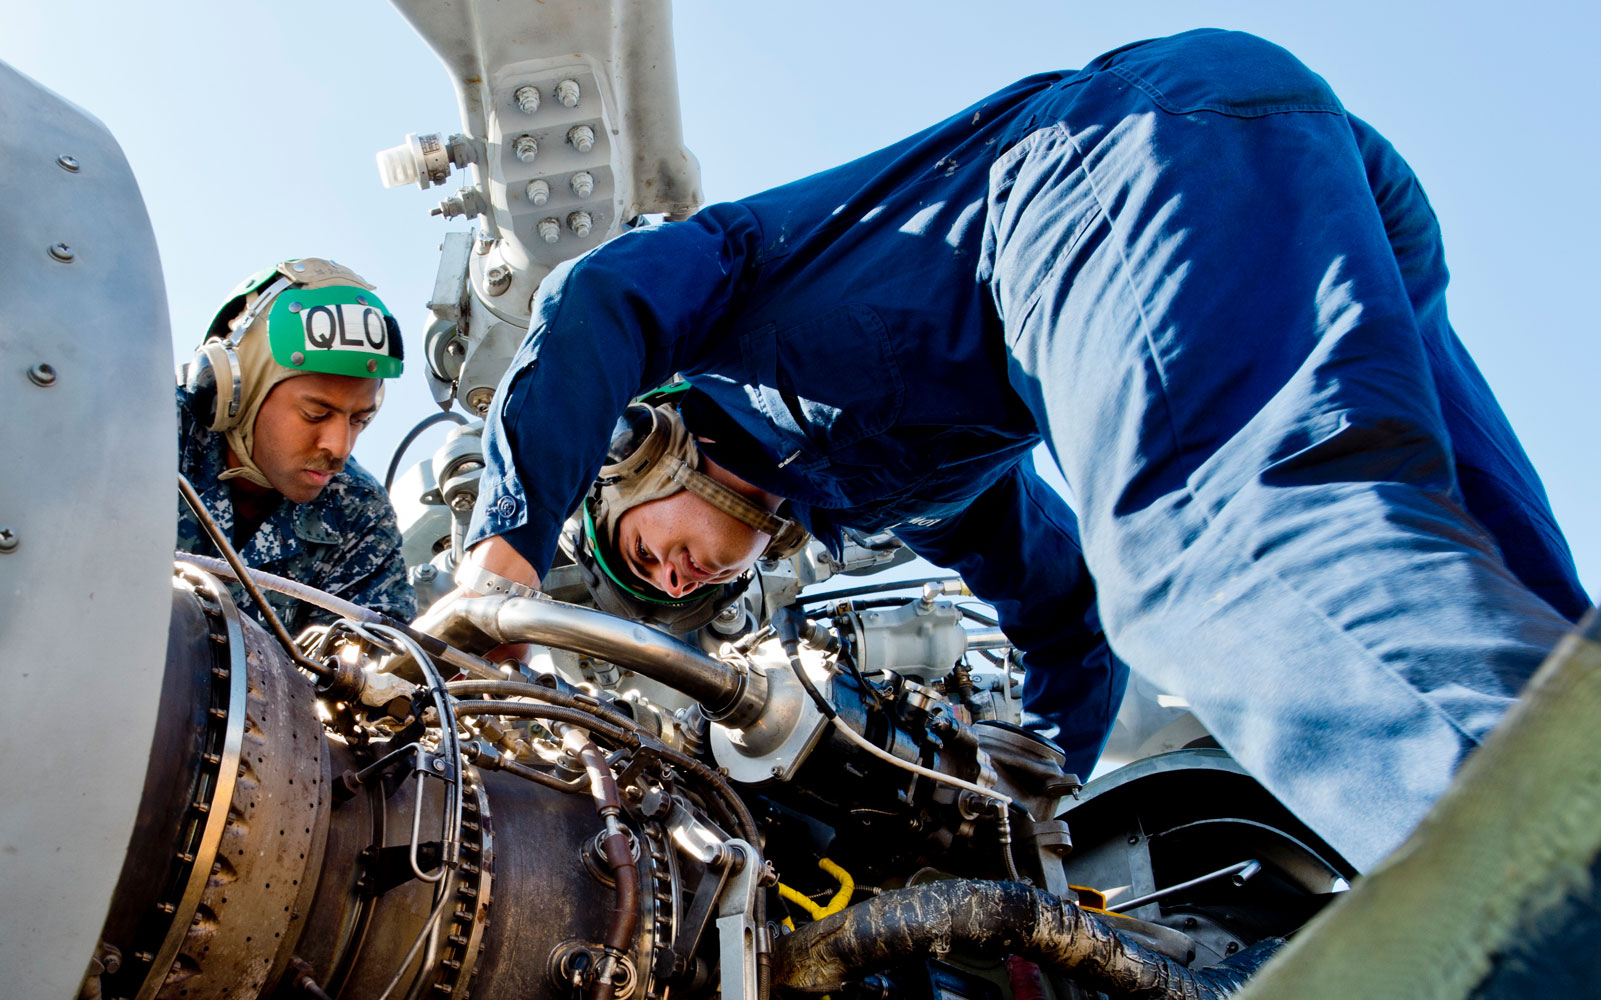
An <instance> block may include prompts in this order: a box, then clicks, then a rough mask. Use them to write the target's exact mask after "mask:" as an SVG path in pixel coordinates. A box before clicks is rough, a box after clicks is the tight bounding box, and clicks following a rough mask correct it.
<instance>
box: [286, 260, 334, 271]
mask: <svg viewBox="0 0 1601 1000" xmlns="http://www.w3.org/2000/svg"><path fill="white" fill-rule="evenodd" d="M329 263H330V264H331V263H333V261H329ZM290 267H293V268H294V269H295V270H297V271H304V270H305V269H306V265H305V264H303V263H301V262H300V261H298V260H297V261H295V262H294V263H293V264H291V265H290Z"/></svg>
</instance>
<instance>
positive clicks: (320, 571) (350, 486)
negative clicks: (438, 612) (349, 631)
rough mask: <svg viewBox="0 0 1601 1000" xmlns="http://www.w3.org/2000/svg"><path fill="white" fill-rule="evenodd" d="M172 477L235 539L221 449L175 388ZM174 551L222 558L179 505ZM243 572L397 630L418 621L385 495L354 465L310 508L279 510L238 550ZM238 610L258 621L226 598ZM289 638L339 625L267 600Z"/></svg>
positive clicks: (237, 594) (281, 599)
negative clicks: (321, 596)
mask: <svg viewBox="0 0 1601 1000" xmlns="http://www.w3.org/2000/svg"><path fill="white" fill-rule="evenodd" d="M177 395H178V467H179V470H180V471H181V472H182V473H183V474H184V475H185V476H187V477H188V478H189V482H190V483H192V484H193V485H194V488H195V492H197V493H199V494H200V499H201V502H203V503H204V504H205V505H206V510H207V511H208V512H210V514H211V516H212V518H214V519H215V520H216V522H217V524H218V525H219V526H221V528H222V530H223V531H224V532H227V533H228V535H229V536H230V537H232V534H233V526H234V519H233V500H232V497H231V496H230V491H229V487H228V484H227V482H225V481H223V480H221V479H219V478H218V477H219V476H220V475H221V474H222V472H223V471H224V470H225V469H227V467H228V464H227V454H228V446H227V442H226V441H225V440H224V437H223V435H222V434H218V433H212V432H211V431H208V430H206V427H205V424H204V422H203V421H201V420H200V419H199V418H198V417H197V416H196V415H195V411H194V407H193V405H192V401H191V399H190V397H189V394H188V393H187V392H186V391H185V390H184V388H183V387H182V386H179V387H178V390H177ZM177 544H178V548H179V549H180V550H181V551H184V552H193V553H195V554H197V555H204V556H211V557H213V558H220V557H221V553H219V552H218V551H217V547H216V546H215V545H213V544H212V543H211V539H210V538H208V537H207V536H206V532H205V529H204V528H202V527H201V525H200V522H199V521H198V520H197V519H196V518H195V515H194V513H193V512H192V511H191V510H190V509H189V505H188V504H186V503H184V502H183V500H182V499H181V498H180V499H179V501H178V543H177ZM238 548H239V556H240V558H241V559H243V560H244V563H245V565H246V566H250V567H253V568H257V569H262V570H265V571H267V572H269V573H276V574H277V575H279V576H283V577H288V578H289V579H291V580H295V581H297V582H300V583H304V584H307V585H309V586H312V587H316V588H317V589H318V590H323V591H326V592H328V593H330V594H333V595H334V596H335V597H340V598H343V599H344V600H347V601H350V602H352V603H354V604H359V605H361V606H362V607H364V608H369V609H371V610H373V611H378V612H382V613H383V614H386V615H389V616H391V617H393V618H398V619H401V620H402V621H410V620H411V619H412V618H413V617H414V616H415V614H416V609H417V597H416V594H415V593H413V591H412V588H411V584H410V583H409V582H407V580H406V565H405V563H404V562H403V561H402V559H401V557H400V530H399V528H398V527H396V525H395V511H394V508H393V507H391V506H390V504H389V497H388V496H387V495H386V494H385V493H384V490H383V487H382V485H380V484H379V482H378V481H377V480H376V479H374V478H373V477H372V475H371V474H370V473H368V472H367V470H366V469H363V468H362V467H361V466H360V465H358V464H357V463H356V461H355V460H354V459H351V460H350V461H348V462H346V463H345V468H344V470H343V471H342V472H340V473H339V474H338V475H336V476H334V477H333V479H331V480H330V481H329V482H328V485H327V486H326V487H324V488H323V491H322V492H321V493H319V494H318V495H317V498H316V499H315V500H311V501H309V502H307V503H301V504H296V503H289V502H287V501H285V502H283V503H281V504H280V505H279V506H278V508H277V509H276V510H274V511H273V512H272V513H271V514H270V515H268V517H267V519H266V520H265V521H263V522H262V523H261V527H259V528H257V529H256V533H255V534H254V535H252V536H251V538H250V540H249V542H248V543H247V544H245V545H243V546H239V547H238ZM229 589H230V590H231V591H232V592H233V598H234V600H235V601H237V602H238V603H239V607H240V609H241V610H243V611H244V612H246V613H247V614H250V615H252V616H254V617H255V618H257V619H258V620H260V619H261V618H262V616H261V614H260V612H259V610H258V609H257V608H256V606H255V602H253V601H252V600H251V599H250V597H249V595H248V594H246V593H245V592H244V588H243V587H241V586H239V585H238V584H237V583H235V584H232V585H231V586H230V588H229ZM264 593H265V594H266V598H267V601H268V603H270V604H271V605H272V609H273V611H274V612H276V613H277V615H278V617H279V619H281V620H282V621H283V623H284V627H286V628H287V629H288V630H289V632H290V634H296V633H298V632H299V631H300V630H301V629H304V628H305V627H306V626H308V625H315V624H319V623H322V622H328V621H332V620H333V619H334V618H335V617H336V616H335V615H334V614H332V613H331V612H328V611H324V610H323V609H321V608H318V607H314V606H313V605H310V604H305V603H303V602H301V601H298V600H296V599H294V598H292V597H286V596H284V595H282V594H278V593H274V592H272V591H264Z"/></svg>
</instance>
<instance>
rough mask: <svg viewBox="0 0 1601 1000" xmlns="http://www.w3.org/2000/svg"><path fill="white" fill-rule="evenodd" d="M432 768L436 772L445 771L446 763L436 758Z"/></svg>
mask: <svg viewBox="0 0 1601 1000" xmlns="http://www.w3.org/2000/svg"><path fill="white" fill-rule="evenodd" d="M432 767H433V769H434V770H435V771H443V770H444V769H445V762H444V761H442V760H440V759H439V758H438V757H435V758H434V762H433V764H432Z"/></svg>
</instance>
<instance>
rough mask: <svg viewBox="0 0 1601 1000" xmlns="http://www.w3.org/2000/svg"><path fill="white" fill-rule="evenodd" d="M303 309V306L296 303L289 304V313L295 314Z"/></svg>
mask: <svg viewBox="0 0 1601 1000" xmlns="http://www.w3.org/2000/svg"><path fill="white" fill-rule="evenodd" d="M304 308H305V306H303V305H301V304H300V303H298V302H291V303H289V311H290V312H292V313H297V312H299V311H300V310H302V309H304Z"/></svg>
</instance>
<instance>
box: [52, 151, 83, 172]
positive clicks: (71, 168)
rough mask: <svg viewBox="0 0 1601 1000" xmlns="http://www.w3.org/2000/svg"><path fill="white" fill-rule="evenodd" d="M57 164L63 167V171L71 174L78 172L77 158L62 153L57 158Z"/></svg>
mask: <svg viewBox="0 0 1601 1000" xmlns="http://www.w3.org/2000/svg"><path fill="white" fill-rule="evenodd" d="M56 163H58V164H60V165H61V169H62V170H65V171H67V172H69V173H74V174H75V173H77V172H78V158H77V157H76V156H71V155H69V154H67V153H62V154H61V155H60V156H58V157H56Z"/></svg>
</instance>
